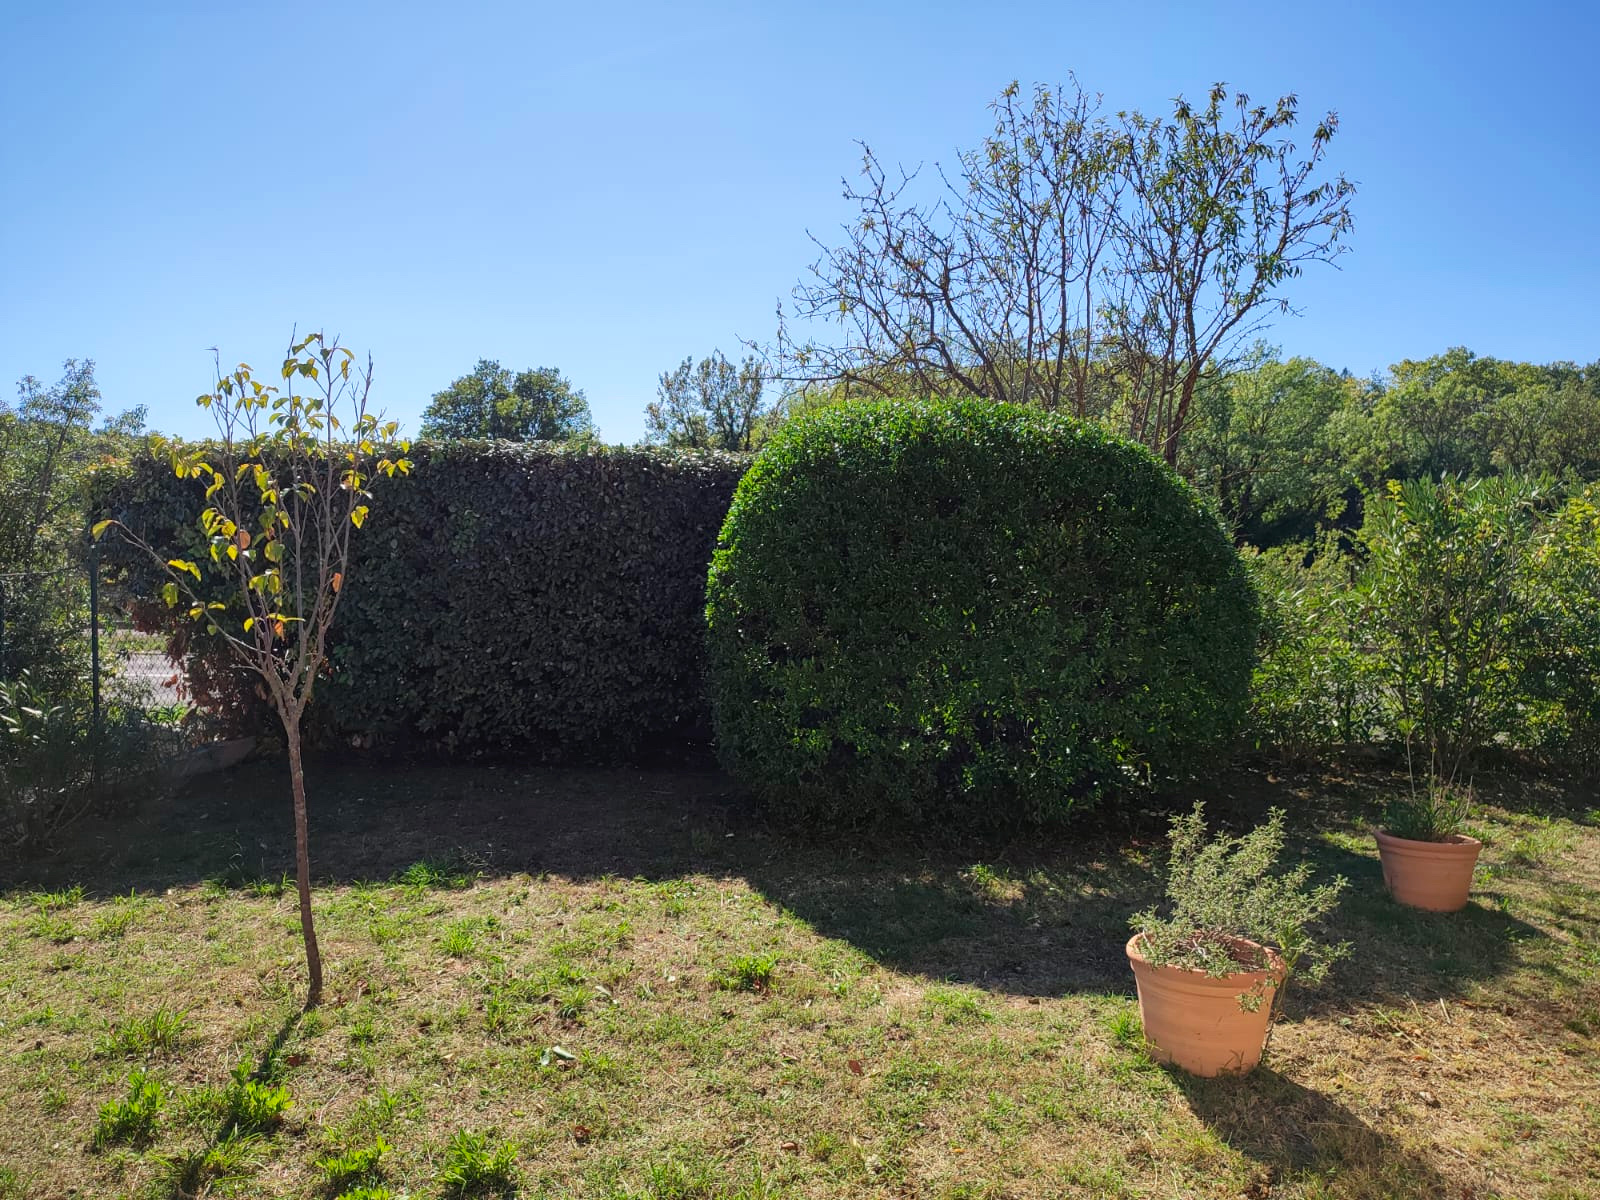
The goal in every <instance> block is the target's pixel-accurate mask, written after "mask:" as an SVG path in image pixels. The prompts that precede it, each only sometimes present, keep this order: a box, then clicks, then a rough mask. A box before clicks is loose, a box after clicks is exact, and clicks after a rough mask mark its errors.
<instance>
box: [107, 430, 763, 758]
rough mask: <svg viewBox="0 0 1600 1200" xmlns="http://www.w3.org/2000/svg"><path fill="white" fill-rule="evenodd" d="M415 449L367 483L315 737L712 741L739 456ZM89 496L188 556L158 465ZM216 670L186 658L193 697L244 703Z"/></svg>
mask: <svg viewBox="0 0 1600 1200" xmlns="http://www.w3.org/2000/svg"><path fill="white" fill-rule="evenodd" d="M411 457H412V459H413V460H414V462H415V467H414V469H413V471H412V473H411V474H410V475H409V476H408V477H396V478H395V479H392V480H386V479H381V478H380V479H379V480H377V482H376V484H375V487H374V496H373V500H372V505H371V508H372V516H371V518H370V519H369V521H368V522H367V524H366V526H365V528H364V529H363V530H362V531H361V533H360V534H358V535H357V537H356V539H355V545H356V551H355V559H354V562H353V565H352V569H351V571H350V572H349V575H348V582H347V583H346V586H345V592H344V600H343V605H342V607H341V609H340V612H339V618H338V622H337V625H336V627H335V630H334V638H333V646H332V659H333V664H334V669H333V671H332V673H331V675H330V676H329V678H327V679H326V680H325V681H323V682H322V683H321V684H319V685H318V688H317V693H316V699H315V702H314V703H313V705H312V709H311V711H310V716H311V718H312V722H313V732H314V734H316V735H317V736H319V737H321V738H322V739H324V740H328V739H332V738H340V739H345V740H350V739H355V740H358V741H361V742H363V743H365V742H367V741H371V742H372V743H373V744H375V745H377V746H380V747H383V746H388V747H395V748H401V749H406V750H413V749H415V750H437V751H444V752H447V753H466V754H475V753H496V754H498V753H510V754H517V755H527V756H531V757H535V758H539V759H543V760H546V761H568V762H585V761H611V762H621V761H634V760H642V759H649V758H652V757H655V756H658V755H669V756H670V755H673V754H675V753H678V752H679V751H680V750H682V749H683V748H684V746H685V745H686V744H692V743H694V742H697V741H699V742H705V741H708V740H709V736H710V723H709V717H708V714H707V710H706V703H705V693H704V655H705V649H704V645H705V635H704V615H703V613H704V595H705V575H706V567H707V564H708V563H709V561H710V558H711V551H712V547H713V545H714V542H715V539H716V533H717V529H718V527H719V526H720V525H721V523H722V519H723V516H724V515H725V513H726V512H727V508H728V503H729V498H730V497H731V496H732V494H733V489H734V485H735V484H736V483H737V482H738V479H739V476H740V474H741V472H742V471H743V470H744V467H745V465H746V463H747V462H748V459H747V458H745V457H741V456H736V455H727V454H696V453H680V452H673V451H656V450H607V449H599V448H582V449H573V448H562V447H559V446H552V445H538V444H531V445H517V444H513V443H504V442H501V443H483V442H448V443H439V444H422V445H417V446H413V448H412V452H411ZM101 491H102V497H103V499H102V505H101V506H102V508H103V509H104V510H105V512H104V515H119V516H121V517H122V518H123V519H124V520H125V521H126V522H127V523H128V524H129V525H130V527H132V528H133V529H135V530H138V531H141V532H142V533H144V535H145V536H146V537H148V538H153V539H154V540H155V541H156V542H157V543H159V544H161V545H163V546H171V547H172V548H173V549H172V552H173V554H174V555H177V554H179V553H181V552H185V551H187V552H190V553H191V554H192V553H193V552H194V551H195V550H197V549H198V545H199V543H198V540H197V539H198V536H199V535H198V533H197V531H196V529H195V526H194V517H195V515H196V514H197V513H198V507H197V503H198V502H197V500H196V495H197V493H196V491H195V487H194V485H193V484H191V483H185V482H183V481H180V480H177V479H176V478H174V476H173V473H172V471H171V470H170V469H169V468H168V466H167V465H166V461H165V460H164V459H163V460H160V461H153V460H150V459H141V460H136V461H135V462H134V463H132V464H130V469H129V470H128V471H127V472H125V473H122V474H120V475H118V476H116V477H115V478H113V479H110V480H107V481H104V482H103V483H102V489H101ZM109 550H111V547H110V539H108V551H109ZM126 553H127V552H126V551H124V557H125V561H126ZM130 566H132V567H133V569H134V572H135V573H134V574H133V575H132V576H131V577H130V583H131V584H132V585H133V590H135V591H142V592H143V593H144V594H145V595H154V594H155V586H156V581H155V580H154V578H153V577H152V576H150V575H149V574H148V572H143V571H142V569H141V568H140V567H139V566H138V564H133V563H130ZM216 665H217V664H216V659H215V657H214V656H213V657H212V658H210V659H209V660H207V658H206V656H205V655H203V654H202V655H198V656H196V660H195V663H194V670H193V671H192V672H191V674H192V675H194V676H195V677H196V679H197V682H198V683H200V685H201V690H202V691H203V692H204V694H205V695H206V696H207V698H208V699H209V700H210V702H211V703H213V704H215V705H219V706H222V707H227V706H228V705H235V706H239V707H241V708H247V707H248V695H247V694H246V695H228V694H227V692H228V689H227V688H226V687H223V686H220V685H218V684H217V682H216V680H215V678H214V676H215V675H216V674H217V672H216V670H215V668H216ZM208 672H209V673H210V674H209V675H208V674H207V673H208Z"/></svg>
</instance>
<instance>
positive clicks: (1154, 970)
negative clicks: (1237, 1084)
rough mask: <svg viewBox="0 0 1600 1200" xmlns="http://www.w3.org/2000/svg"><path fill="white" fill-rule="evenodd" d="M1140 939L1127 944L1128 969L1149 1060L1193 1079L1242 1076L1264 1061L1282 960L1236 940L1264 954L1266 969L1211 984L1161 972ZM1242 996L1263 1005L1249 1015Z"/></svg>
mask: <svg viewBox="0 0 1600 1200" xmlns="http://www.w3.org/2000/svg"><path fill="white" fill-rule="evenodd" d="M1143 937H1144V935H1143V934H1142V933H1136V934H1134V935H1133V937H1131V938H1129V939H1128V945H1127V951H1128V963H1129V965H1130V966H1132V967H1133V978H1134V980H1135V981H1136V982H1137V983H1138V985H1139V1016H1140V1018H1141V1019H1142V1020H1143V1021H1144V1036H1145V1040H1146V1041H1147V1042H1148V1043H1149V1044H1150V1057H1151V1058H1154V1059H1157V1060H1159V1061H1161V1062H1168V1063H1172V1064H1173V1065H1174V1066H1179V1067H1182V1068H1183V1069H1184V1070H1185V1071H1188V1072H1189V1073H1190V1074H1191V1075H1242V1074H1244V1073H1245V1072H1246V1071H1249V1070H1251V1069H1252V1068H1253V1067H1254V1066H1255V1065H1256V1064H1257V1063H1259V1062H1260V1061H1261V1051H1262V1050H1263V1049H1265V1047H1266V1044H1267V1025H1268V1024H1269V1023H1270V1022H1271V1020H1272V1001H1273V999H1274V998H1275V997H1276V995H1277V989H1278V988H1279V987H1280V986H1281V985H1282V983H1283V975H1284V971H1283V960H1282V959H1281V958H1279V957H1278V956H1277V954H1275V953H1273V952H1272V951H1271V950H1268V949H1266V948H1265V947H1262V946H1258V945H1256V943H1254V942H1247V941H1245V940H1243V939H1242V938H1241V939H1239V940H1238V943H1237V944H1238V945H1239V946H1241V947H1251V948H1253V949H1254V950H1256V951H1258V952H1260V953H1262V954H1265V955H1266V960H1267V967H1266V969H1264V970H1260V971H1240V972H1239V973H1238V974H1236V975H1225V976H1223V977H1221V978H1220V979H1219V978H1213V977H1212V976H1210V975H1207V974H1206V973H1205V972H1204V971H1191V970H1188V969H1187V968H1184V967H1171V966H1166V967H1158V966H1155V965H1154V964H1153V963H1151V962H1150V960H1149V959H1147V958H1145V956H1144V954H1143V953H1142V952H1141V949H1140V945H1139V943H1140V941H1141V939H1142V938H1143ZM1241 993H1254V994H1255V995H1258V996H1260V997H1261V1002H1260V1003H1259V1004H1258V1005H1256V1006H1255V1011H1254V1012H1250V1011H1247V1010H1246V1009H1245V1008H1243V1007H1241V1005H1240V1003H1239V996H1240V994H1241Z"/></svg>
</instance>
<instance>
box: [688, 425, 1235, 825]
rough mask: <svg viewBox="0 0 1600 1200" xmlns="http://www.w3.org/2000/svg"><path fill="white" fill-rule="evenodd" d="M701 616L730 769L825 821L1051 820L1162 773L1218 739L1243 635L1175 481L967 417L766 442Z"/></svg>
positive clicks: (1032, 429)
mask: <svg viewBox="0 0 1600 1200" xmlns="http://www.w3.org/2000/svg"><path fill="white" fill-rule="evenodd" d="M706 611H707V618H708V622H709V645H710V655H711V681H712V696H713V710H714V714H715V718H716V729H717V745H718V752H719V754H720V755H721V757H722V759H723V761H724V763H725V764H726V766H727V767H728V768H729V769H730V770H732V771H733V772H734V773H735V774H736V775H737V776H739V778H740V779H742V780H743V781H744V782H746V783H747V784H748V785H749V786H750V787H752V788H753V789H754V790H755V791H756V792H757V793H758V794H760V795H761V796H763V797H765V798H766V799H767V800H768V801H769V802H770V803H771V804H772V805H773V806H774V807H777V808H780V809H783V810H787V811H789V812H792V813H794V814H796V815H801V816H805V817H808V818H812V819H817V820H821V821H825V822H828V823H830V824H861V823H878V822H880V821H882V820H884V819H888V820H889V821H891V822H908V821H930V822H934V823H941V824H942V823H949V824H955V825H962V826H974V825H992V824H1000V823H1041V822H1048V821H1053V820H1056V819H1059V818H1061V817H1064V816H1065V815H1066V814H1067V813H1068V812H1070V811H1071V810H1073V809H1074V808H1076V807H1078V806H1080V805H1082V804H1084V803H1086V802H1088V801H1092V800H1094V799H1095V798H1097V797H1099V796H1101V795H1102V794H1104V793H1106V792H1108V791H1111V790H1113V789H1116V788H1119V787H1121V786H1123V785H1126V784H1130V783H1133V782H1135V781H1137V780H1142V779H1145V778H1147V777H1149V776H1151V775H1162V774H1166V773H1170V772H1174V771H1177V770H1179V769H1181V768H1183V767H1185V766H1187V765H1189V764H1191V763H1193V762H1194V761H1195V758H1196V755H1197V754H1198V753H1199V752H1200V751H1202V750H1203V749H1204V748H1205V747H1207V746H1210V745H1214V744H1216V743H1218V742H1219V741H1221V740H1222V739H1224V738H1226V737H1227V736H1228V735H1229V734H1230V733H1231V732H1232V731H1233V729H1234V727H1235V725H1236V723H1237V721H1238V719H1239V717H1240V715H1241V713H1242V710H1243V708H1244V703H1245V698H1246V693H1247V689H1248V687H1249V682H1250V670H1251V664H1252V658H1253V652H1254V646H1255V639H1256V625H1257V614H1256V603H1255V597H1254V593H1253V592H1252V590H1251V586H1250V583H1249V580H1248V578H1247V577H1246V574H1245V571H1244V569H1243V567H1242V565H1241V563H1240V561H1239V557H1238V555H1237V554H1236V553H1235V551H1234V548H1233V546H1232V544H1231V543H1230V541H1229V539H1228V538H1227V536H1226V535H1225V534H1224V532H1223V530H1222V528H1221V526H1220V525H1219V524H1218V522H1217V520H1216V519H1215V517H1214V516H1213V515H1212V514H1211V513H1210V512H1209V511H1208V510H1207V509H1206V508H1205V507H1204V505H1202V503H1201V502H1200V501H1199V499H1198V498H1197V496H1196V495H1195V493H1194V492H1193V491H1192V489H1190V488H1189V487H1188V486H1187V485H1186V484H1184V483H1182V482H1181V481H1180V480H1179V479H1178V478H1177V477H1176V476H1175V475H1174V474H1173V473H1172V472H1171V471H1169V470H1167V468H1166V467H1164V466H1163V465H1161V464H1160V463H1158V462H1157V461H1156V460H1155V459H1154V458H1152V457H1151V456H1150V455H1149V454H1148V453H1146V452H1145V451H1144V450H1142V449H1141V448H1139V447H1136V446H1134V445H1132V444H1130V443H1127V442H1124V441H1120V440H1118V439H1115V438H1113V437H1111V436H1109V435H1107V434H1105V433H1102V432H1100V431H1099V430H1097V429H1095V428H1092V427H1090V426H1087V425H1083V424H1080V423H1077V422H1074V421H1070V420H1067V419H1064V418H1057V417H1052V416H1049V415H1047V414H1043V413H1039V412H1036V411H1032V410H1024V409H1019V408H1015V407H1011V406H1003V405H991V404H984V403H961V404H953V405H942V404H896V403H885V404H872V405H854V406H849V407H841V408H836V409H831V410H825V411H823V412H821V413H818V414H815V415H811V416H807V417H801V418H798V419H796V420H794V421H792V422H790V423H788V424H786V425H784V426H783V427H782V428H781V429H780V430H779V431H778V432H777V433H776V434H775V435H774V436H773V438H772V440H771V441H770V442H768V443H767V445H766V446H765V447H764V448H763V450H762V451H761V453H760V454H759V455H758V456H757V458H756V460H755V463H754V465H753V466H752V467H751V469H750V471H749V473H748V474H746V476H745V477H744V480H743V482H742V483H740V485H739V489H738V491H737V493H736V494H735V497H734V502H733V507H732V509H731V511H730V512H729V514H728V519H727V523H726V524H725V525H724V526H723V530H722V536H721V541H720V542H719V545H718V549H717V553H716V557H715V559H714V560H713V565H712V569H711V576H710V582H709V589H708V601H707V609H706Z"/></svg>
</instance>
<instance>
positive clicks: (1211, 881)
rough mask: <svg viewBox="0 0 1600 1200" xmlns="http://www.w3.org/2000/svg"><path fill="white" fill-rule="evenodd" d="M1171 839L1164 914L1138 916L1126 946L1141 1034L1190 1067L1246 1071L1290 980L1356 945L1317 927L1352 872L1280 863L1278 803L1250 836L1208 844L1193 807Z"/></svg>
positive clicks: (1154, 1052)
mask: <svg viewBox="0 0 1600 1200" xmlns="http://www.w3.org/2000/svg"><path fill="white" fill-rule="evenodd" d="M1169 841H1170V843H1171V858H1170V863H1169V865H1168V868H1167V901H1168V904H1167V907H1168V910H1169V912H1168V915H1166V916H1162V915H1160V914H1159V913H1158V912H1157V911H1156V910H1155V909H1153V908H1152V909H1148V910H1146V911H1145V912H1142V913H1138V914H1137V915H1135V916H1134V917H1133V919H1132V921H1131V924H1132V926H1133V928H1134V930H1135V931H1136V932H1135V933H1134V935H1133V937H1131V938H1130V939H1128V945H1127V952H1128V962H1129V964H1130V965H1131V966H1132V967H1133V977H1134V980H1135V982H1136V983H1137V984H1138V988H1139V1015H1140V1017H1141V1019H1142V1020H1143V1022H1144V1035H1145V1040H1146V1042H1147V1043H1148V1044H1149V1047H1150V1053H1151V1056H1152V1057H1153V1058H1156V1059H1158V1060H1160V1061H1162V1062H1169V1063H1172V1064H1174V1065H1176V1066H1179V1067H1182V1068H1183V1069H1184V1070H1185V1071H1188V1072H1190V1073H1191V1074H1194V1075H1222V1074H1243V1073H1244V1072H1245V1071H1248V1070H1250V1069H1251V1068H1253V1067H1254V1066H1255V1065H1256V1064H1257V1063H1258V1062H1260V1061H1261V1053H1262V1051H1263V1050H1264V1049H1265V1048H1266V1042H1267V1031H1268V1029H1269V1027H1270V1026H1271V1023H1272V1018H1273V1016H1274V1014H1275V1013H1276V1012H1277V1010H1278V1007H1279V1004H1280V999H1281V997H1282V995H1283V990H1284V987H1285V985H1286V984H1287V983H1288V981H1289V978H1290V977H1291V976H1292V975H1294V974H1295V973H1296V972H1297V971H1299V972H1303V973H1304V974H1305V975H1306V977H1308V978H1310V979H1312V980H1318V979H1321V978H1322V976H1323V975H1324V974H1325V973H1326V972H1327V969H1328V967H1329V966H1330V965H1331V964H1332V963H1333V962H1334V961H1335V960H1336V959H1338V958H1339V957H1341V956H1342V955H1343V954H1344V953H1345V951H1346V949H1347V948H1348V947H1347V946H1345V945H1337V946H1335V945H1328V944H1326V943H1323V942H1320V941H1318V940H1317V939H1316V938H1315V937H1314V936H1313V934H1312V926H1313V925H1315V923H1316V922H1317V921H1318V920H1319V918H1321V917H1322V916H1324V915H1325V914H1326V913H1327V912H1328V911H1329V910H1330V909H1332V908H1333V906H1334V903H1335V902H1336V901H1337V899H1338V896H1339V893H1340V891H1341V890H1343V888H1344V886H1345V881H1344V880H1343V879H1342V878H1335V879H1334V880H1333V881H1332V882H1331V883H1325V884H1321V885H1320V886H1316V887H1313V886H1311V885H1310V868H1309V867H1307V866H1305V865H1304V864H1302V865H1300V866H1297V867H1295V868H1293V869H1292V870H1289V871H1284V872H1279V871H1277V870H1276V869H1275V868H1276V867H1277V862H1278V858H1279V855H1280V854H1281V853H1282V851H1283V811H1282V810H1281V809H1273V810H1272V812H1271V813H1269V814H1268V817H1267V820H1266V822H1265V823H1264V824H1262V825H1259V826H1257V827H1256V828H1255V829H1253V830H1251V831H1250V832H1249V833H1247V834H1245V835H1244V836H1243V837H1238V838H1229V837H1225V836H1223V837H1217V838H1215V839H1212V840H1209V841H1208V840H1207V838H1206V828H1205V810H1204V807H1203V806H1202V805H1199V804H1196V805H1195V807H1194V811H1193V812H1191V813H1188V814H1186V815H1182V816H1177V817H1174V818H1173V819H1172V830H1171V834H1170V837H1169Z"/></svg>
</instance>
